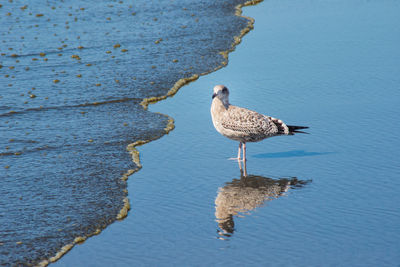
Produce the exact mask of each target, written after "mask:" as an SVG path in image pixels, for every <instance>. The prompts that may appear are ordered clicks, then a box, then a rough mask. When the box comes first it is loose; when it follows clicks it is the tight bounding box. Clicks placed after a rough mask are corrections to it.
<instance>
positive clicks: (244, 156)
mask: <svg viewBox="0 0 400 267" xmlns="http://www.w3.org/2000/svg"><path fill="white" fill-rule="evenodd" d="M243 162H246V143H245V142H243Z"/></svg>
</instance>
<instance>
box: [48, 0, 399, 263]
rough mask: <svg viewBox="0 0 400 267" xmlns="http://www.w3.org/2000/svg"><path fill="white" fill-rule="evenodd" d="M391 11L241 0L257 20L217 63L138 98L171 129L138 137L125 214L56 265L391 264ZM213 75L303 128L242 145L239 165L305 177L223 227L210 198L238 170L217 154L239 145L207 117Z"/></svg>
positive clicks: (338, 3)
mask: <svg viewBox="0 0 400 267" xmlns="http://www.w3.org/2000/svg"><path fill="white" fill-rule="evenodd" d="M398 14H400V4H399V3H398V2H397V1H380V2H377V1H342V0H335V1H301V2H299V1H292V0H284V1H281V0H280V1H268V2H264V3H261V4H259V5H257V6H255V7H250V8H246V9H245V15H248V16H251V17H254V18H255V19H256V24H255V30H254V31H252V32H251V33H250V34H248V35H247V36H246V37H245V38H244V40H243V43H242V44H241V45H240V46H239V47H238V48H237V49H236V51H235V52H234V53H232V54H231V55H230V62H229V65H228V67H226V68H224V69H222V70H220V71H218V72H216V73H213V74H211V75H208V76H205V77H202V78H200V79H199V80H198V81H196V82H195V83H192V84H190V85H188V86H186V87H184V88H182V90H181V91H180V92H179V93H178V95H176V96H175V97H173V98H171V99H168V100H166V101H163V102H160V103H157V104H155V105H153V106H151V107H150V110H152V111H159V112H162V113H166V114H168V115H170V116H172V117H173V118H174V119H175V124H176V129H175V130H174V131H173V132H171V133H170V134H169V135H168V136H164V137H163V138H162V139H160V140H157V141H155V142H151V143H149V144H146V145H144V146H143V147H140V148H139V150H140V152H141V161H142V164H143V169H142V170H141V171H140V172H138V173H136V174H134V175H133V176H131V177H130V179H129V182H128V191H129V198H130V200H131V205H132V210H131V212H130V213H129V215H128V217H127V218H126V219H125V220H124V221H122V222H118V223H115V224H112V225H111V226H110V227H108V228H107V229H106V230H105V231H104V232H103V233H102V234H101V235H99V236H96V237H93V238H90V239H89V240H88V241H86V242H85V243H84V244H83V245H81V246H78V247H75V248H74V249H73V250H72V251H71V252H70V253H68V254H67V255H66V256H65V257H63V258H62V259H61V260H60V261H59V262H57V263H56V264H55V265H58V266H70V265H81V266H83V265H92V266H107V265H110V264H118V265H119V266H130V265H137V266H149V265H150V266H153V265H154V266H176V265H178V266H182V265H184V266H187V265H189V266H192V265H195V266H197V265H199V266H209V265H212V266H214V265H217V266H225V265H235V266H243V265H246V266H248V265H256V266H261V265H267V266H398V264H399V262H400V246H399V242H398V240H399V238H400V227H399V225H400V210H399V205H398V203H400V197H399V194H398V188H399V186H400V180H399V174H400V165H399V163H398V159H399V158H400V155H399V154H400V152H399V151H398V147H399V139H398V138H397V132H398V131H399V124H398V122H397V120H398V117H399V115H400V114H399V110H398V108H397V106H398V104H399V99H400V98H399V97H400V95H399V90H398V89H399V86H400V65H399V64H398V62H400V51H399V50H398V44H399V43H400V17H399V16H398ZM215 84H225V85H226V86H228V87H229V88H230V92H231V93H230V100H231V103H233V104H236V105H239V106H244V107H248V108H251V109H253V110H256V111H258V112H261V113H265V114H268V115H271V116H274V117H278V118H280V119H282V120H284V121H285V122H287V123H289V124H299V125H308V126H310V129H309V132H310V134H309V135H295V136H291V137H277V138H273V139H269V140H266V141H264V142H261V143H257V144H249V145H248V157H249V158H248V159H249V161H248V163H247V171H248V173H249V174H251V175H256V176H257V177H260V179H261V180H262V181H264V182H265V181H266V180H267V177H269V178H273V179H275V180H278V179H279V178H281V177H286V178H291V177H297V179H298V180H300V181H303V182H304V183H305V184H304V185H303V186H302V187H299V188H291V187H288V188H286V189H285V190H281V194H277V195H275V197H271V195H269V194H267V193H264V194H265V200H264V203H263V204H260V205H253V208H248V209H247V210H242V211H243V213H239V214H236V215H235V214H234V215H233V216H232V218H233V221H234V227H233V231H231V232H232V233H229V234H226V233H225V234H226V235H221V231H223V229H221V227H220V225H218V220H219V219H220V218H218V213H217V211H218V208H219V206H218V205H216V202H218V201H217V199H219V198H220V196H221V194H223V192H225V191H226V190H225V189H224V188H229V185H230V184H232V183H235V181H237V179H239V178H240V171H239V168H238V165H237V163H236V162H232V161H229V160H227V158H229V157H231V156H233V155H236V153H237V143H235V142H233V141H231V140H228V139H226V138H224V137H222V136H220V135H219V134H218V133H217V132H216V131H215V130H214V128H213V126H212V123H211V118H210V114H209V108H210V104H211V94H212V87H213V86H214V85H215ZM259 188H261V187H259ZM263 188H265V186H263ZM271 188H272V187H271ZM242 189H243V190H245V191H246V192H247V193H249V192H250V194H251V192H253V193H252V194H253V196H257V195H259V194H263V193H262V192H265V191H263V190H264V189H260V190H253V191H252V190H251V189H249V186H244V187H243V188H242ZM286 190H287V192H285V191H286ZM282 191H283V193H282ZM238 192H239V191H238ZM247 193H243V194H244V195H245V194H247ZM243 194H242V193H238V194H237V198H236V200H238V199H239V200H240V199H242V197H243ZM243 199H244V198H243ZM233 203H234V201H233ZM246 203H247V202H246ZM236 206H239V207H240V205H236ZM250 206H251V205H250V204H249V206H247V207H250ZM221 236H222V237H223V238H221Z"/></svg>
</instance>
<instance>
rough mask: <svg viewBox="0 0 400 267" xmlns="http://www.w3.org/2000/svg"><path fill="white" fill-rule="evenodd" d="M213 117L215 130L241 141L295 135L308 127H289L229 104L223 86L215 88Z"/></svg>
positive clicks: (255, 140)
mask: <svg viewBox="0 0 400 267" xmlns="http://www.w3.org/2000/svg"><path fill="white" fill-rule="evenodd" d="M211 117H212V121H213V124H214V127H215V129H216V130H217V131H218V132H219V133H220V134H222V135H223V136H225V137H228V138H230V139H232V140H235V141H239V142H240V145H239V156H238V158H239V159H240V146H241V144H242V143H243V144H245V143H246V142H258V141H261V140H264V139H266V138H269V137H273V136H279V135H293V134H294V133H295V132H301V131H297V130H299V129H305V128H308V127H303V126H288V125H286V124H285V123H284V122H283V121H281V120H279V119H276V118H273V117H270V116H266V115H263V114H260V113H257V112H255V111H252V110H249V109H246V108H241V107H237V106H233V105H231V104H230V103H229V91H228V89H227V88H226V87H225V86H223V85H217V86H215V87H214V94H213V101H212V104H211ZM244 150H245V147H244ZM244 158H245V155H244Z"/></svg>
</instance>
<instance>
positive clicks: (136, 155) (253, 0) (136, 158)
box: [38, 0, 263, 266]
mask: <svg viewBox="0 0 400 267" xmlns="http://www.w3.org/2000/svg"><path fill="white" fill-rule="evenodd" d="M261 2H263V0H250V1H247V2H245V3H243V4H239V5H237V6H236V7H235V16H238V17H242V18H245V19H246V20H248V22H247V26H246V27H245V28H244V29H242V30H241V31H240V34H239V35H238V36H234V37H233V39H234V42H233V43H232V44H231V47H230V48H229V49H228V50H226V51H221V52H219V53H220V54H221V56H222V57H223V59H224V60H223V61H221V62H220V65H219V66H218V67H216V68H214V69H213V70H211V71H208V72H204V73H201V74H194V75H192V76H191V77H189V78H181V79H179V80H178V81H177V82H176V83H175V84H174V86H173V87H172V88H171V89H170V90H168V92H167V94H166V95H163V96H159V97H148V98H144V99H143V100H142V101H141V103H140V105H141V106H142V107H143V109H145V110H147V109H148V106H149V104H155V103H157V102H159V101H161V100H165V99H167V98H169V97H172V96H174V95H175V94H176V93H177V92H178V91H179V90H180V89H181V88H182V87H183V86H185V85H187V84H189V83H191V82H194V81H196V80H197V79H198V78H199V77H200V76H205V75H208V74H210V73H213V72H215V71H218V70H220V69H222V68H223V67H225V66H227V65H228V60H229V53H231V52H233V51H234V50H235V48H236V46H238V45H239V44H240V43H241V41H242V38H243V37H244V36H245V35H246V34H247V33H249V32H250V31H251V30H252V29H254V22H255V20H254V19H253V18H251V17H247V16H243V15H242V13H243V7H246V6H254V5H257V4H259V3H261ZM159 114H160V115H163V116H165V117H167V118H168V122H167V125H166V127H165V128H164V131H165V133H164V135H166V134H169V132H171V131H172V130H173V129H174V128H175V125H174V119H173V118H171V117H170V116H168V115H165V114H161V113H159ZM164 135H162V136H160V137H157V138H155V139H151V140H137V141H135V142H134V143H131V144H129V145H128V146H127V147H126V150H127V151H128V152H129V154H130V155H131V158H132V161H133V162H134V163H135V164H136V165H137V167H136V168H135V169H129V170H128V171H126V172H125V173H124V174H123V175H122V177H121V178H120V179H121V180H122V181H124V182H127V181H128V178H129V176H131V175H132V174H134V173H136V172H138V171H139V170H140V169H141V168H142V166H141V163H140V152H139V151H138V150H137V149H136V147H139V146H141V145H144V144H146V143H149V142H151V141H155V140H157V139H160V138H161V137H163V136H164ZM126 194H128V192H126ZM129 210H130V202H129V198H128V197H127V196H126V197H125V198H124V199H123V206H122V208H121V210H120V212H119V213H118V215H117V217H116V220H117V221H121V220H123V219H124V218H126V217H127V215H128V212H129ZM114 222H115V221H114ZM114 222H113V223H114ZM113 223H111V224H113ZM111 224H109V225H111ZM109 225H107V226H106V227H105V228H103V229H96V230H95V231H94V232H93V233H91V234H88V235H86V236H77V237H75V239H74V241H73V242H72V243H69V244H66V245H64V246H63V247H62V248H61V249H60V250H59V251H58V252H57V253H56V254H55V255H54V256H53V257H50V258H49V259H45V260H42V261H40V262H39V263H38V266H47V265H49V264H51V263H54V262H56V261H58V260H59V259H61V258H62V257H63V256H64V255H65V254H66V253H68V252H69V251H70V250H71V249H72V248H73V247H74V246H75V245H77V244H82V243H83V242H85V241H86V240H87V239H88V238H90V237H92V236H95V235H99V234H100V233H101V231H103V230H105V229H106V228H107V227H108V226H109Z"/></svg>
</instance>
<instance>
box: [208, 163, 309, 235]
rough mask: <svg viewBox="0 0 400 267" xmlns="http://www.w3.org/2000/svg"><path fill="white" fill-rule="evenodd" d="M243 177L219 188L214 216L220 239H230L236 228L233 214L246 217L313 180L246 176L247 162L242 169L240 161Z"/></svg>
mask: <svg viewBox="0 0 400 267" xmlns="http://www.w3.org/2000/svg"><path fill="white" fill-rule="evenodd" d="M239 168H240V172H241V175H240V179H237V178H235V179H233V180H232V181H231V182H227V183H226V184H225V186H223V187H222V188H219V190H218V195H217V197H216V199H215V218H216V221H217V222H218V230H217V232H218V234H219V237H218V238H219V239H222V240H227V238H229V237H231V236H232V235H233V233H234V231H235V222H234V217H244V215H249V214H250V212H251V211H252V210H254V209H256V208H258V207H261V206H263V205H264V204H265V202H266V201H271V200H274V199H277V198H278V197H280V196H283V195H285V193H286V192H287V191H288V190H289V189H296V188H302V187H303V186H305V185H306V184H308V183H310V182H311V181H312V180H299V179H297V177H282V178H277V179H273V178H269V177H263V176H259V175H251V174H250V175H247V170H246V164H244V166H243V169H242V166H241V163H240V162H239Z"/></svg>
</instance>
